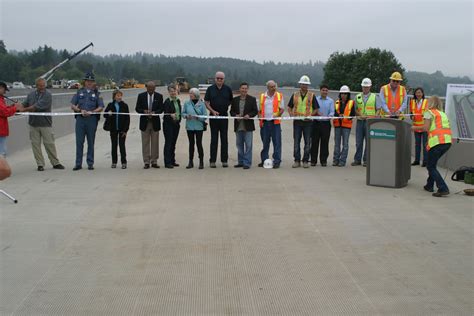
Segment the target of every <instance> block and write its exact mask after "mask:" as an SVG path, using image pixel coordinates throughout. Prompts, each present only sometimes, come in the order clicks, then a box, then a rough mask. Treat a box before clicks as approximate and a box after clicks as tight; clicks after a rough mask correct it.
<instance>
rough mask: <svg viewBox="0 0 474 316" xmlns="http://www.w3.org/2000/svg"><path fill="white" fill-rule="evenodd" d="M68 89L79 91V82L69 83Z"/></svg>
mask: <svg viewBox="0 0 474 316" xmlns="http://www.w3.org/2000/svg"><path fill="white" fill-rule="evenodd" d="M70 81H73V80H70ZM67 88H68V89H80V88H81V84H80V83H79V82H77V81H76V82H71V83H69V85H68V87H67Z"/></svg>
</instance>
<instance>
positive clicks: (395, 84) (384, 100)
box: [379, 71, 407, 119]
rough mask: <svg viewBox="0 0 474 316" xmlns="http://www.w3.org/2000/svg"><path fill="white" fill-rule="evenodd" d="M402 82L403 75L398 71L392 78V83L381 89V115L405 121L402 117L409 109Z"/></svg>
mask: <svg viewBox="0 0 474 316" xmlns="http://www.w3.org/2000/svg"><path fill="white" fill-rule="evenodd" d="M402 81H403V78H402V75H401V74H400V73H399V72H397V71H396V72H394V73H393V74H392V75H391V76H390V83H389V84H386V85H384V86H382V88H380V101H381V102H380V103H381V104H380V107H381V110H380V113H379V114H380V115H382V116H385V115H389V116H390V117H391V118H400V119H404V116H400V115H401V114H403V112H404V111H405V109H406V108H407V91H406V89H405V87H404V86H402V85H401V83H402Z"/></svg>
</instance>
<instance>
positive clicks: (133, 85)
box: [120, 79, 145, 89]
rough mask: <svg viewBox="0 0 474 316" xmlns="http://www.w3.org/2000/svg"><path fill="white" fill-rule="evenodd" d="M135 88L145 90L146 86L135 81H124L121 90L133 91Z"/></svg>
mask: <svg viewBox="0 0 474 316" xmlns="http://www.w3.org/2000/svg"><path fill="white" fill-rule="evenodd" d="M133 88H145V84H144V83H139V82H138V81H137V80H135V79H127V80H123V81H122V84H120V89H133Z"/></svg>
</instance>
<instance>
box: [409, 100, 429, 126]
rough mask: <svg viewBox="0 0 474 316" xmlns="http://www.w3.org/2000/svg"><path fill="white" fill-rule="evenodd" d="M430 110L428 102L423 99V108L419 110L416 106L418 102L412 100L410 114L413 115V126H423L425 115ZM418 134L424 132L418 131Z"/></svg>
mask: <svg viewBox="0 0 474 316" xmlns="http://www.w3.org/2000/svg"><path fill="white" fill-rule="evenodd" d="M426 110H428V100H427V99H423V101H422V102H421V107H420V109H418V107H417V106H416V100H415V99H412V100H411V102H410V113H411V114H413V116H412V118H411V120H412V121H413V126H423V124H424V120H423V114H425V112H426ZM416 132H417V133H423V131H422V130H417V131H416Z"/></svg>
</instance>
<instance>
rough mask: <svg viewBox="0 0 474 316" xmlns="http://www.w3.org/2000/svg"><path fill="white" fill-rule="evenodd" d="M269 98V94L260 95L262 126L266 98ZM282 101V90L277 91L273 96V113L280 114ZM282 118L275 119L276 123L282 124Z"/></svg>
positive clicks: (261, 124) (261, 123)
mask: <svg viewBox="0 0 474 316" xmlns="http://www.w3.org/2000/svg"><path fill="white" fill-rule="evenodd" d="M266 99H267V94H266V93H262V94H261V95H260V117H261V118H262V119H260V127H262V126H263V121H264V118H265V100H266ZM280 102H281V93H280V92H275V95H274V96H273V114H274V115H280ZM280 122H281V118H279V119H276V120H274V121H273V123H274V124H280Z"/></svg>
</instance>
